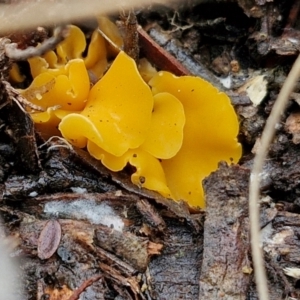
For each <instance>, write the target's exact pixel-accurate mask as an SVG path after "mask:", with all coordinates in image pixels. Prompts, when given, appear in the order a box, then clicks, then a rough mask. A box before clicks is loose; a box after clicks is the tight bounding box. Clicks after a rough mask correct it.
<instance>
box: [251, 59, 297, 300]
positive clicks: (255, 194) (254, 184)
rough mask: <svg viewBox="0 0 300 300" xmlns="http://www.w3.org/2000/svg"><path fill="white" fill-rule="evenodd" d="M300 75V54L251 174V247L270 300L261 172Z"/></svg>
mask: <svg viewBox="0 0 300 300" xmlns="http://www.w3.org/2000/svg"><path fill="white" fill-rule="evenodd" d="M299 76H300V55H299V56H298V58H297V60H296V61H295V63H294V65H293V67H292V69H291V71H290V73H289V75H288V77H287V79H286V81H285V83H284V85H283V86H282V89H281V91H280V93H279V95H278V98H277V100H276V102H275V104H274V106H273V109H272V112H271V114H270V116H269V118H268V120H267V123H266V126H265V128H264V131H263V133H262V137H261V146H260V147H259V149H258V151H257V153H256V156H255V158H254V163H253V168H252V172H251V175H250V184H249V216H250V232H251V249H252V257H253V264H254V271H255V280H256V285H257V290H258V295H259V297H258V298H259V299H260V300H268V299H269V294H268V284H267V278H266V272H265V268H264V260H263V253H262V249H261V247H260V243H261V240H260V234H259V232H260V227H259V224H260V222H259V205H258V201H259V185H260V174H261V172H262V168H263V163H264V160H265V159H266V156H267V153H268V148H269V145H270V143H271V141H272V139H273V136H274V134H275V127H276V124H277V123H278V122H279V120H280V115H281V114H282V112H283V111H284V109H285V106H286V102H287V100H288V97H289V95H290V94H291V92H292V91H293V89H294V86H295V84H296V81H297V80H298V78H299Z"/></svg>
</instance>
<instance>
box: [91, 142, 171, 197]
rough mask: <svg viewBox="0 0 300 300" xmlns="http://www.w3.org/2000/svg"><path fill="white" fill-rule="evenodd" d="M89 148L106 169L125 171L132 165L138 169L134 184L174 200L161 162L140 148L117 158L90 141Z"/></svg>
mask: <svg viewBox="0 0 300 300" xmlns="http://www.w3.org/2000/svg"><path fill="white" fill-rule="evenodd" d="M87 148H88V151H89V153H90V154H91V155H92V156H93V157H95V158H96V159H99V160H101V162H102V164H103V165H104V166H105V167H106V168H108V169H110V170H112V171H114V172H117V171H121V170H123V169H124V167H125V166H126V165H127V163H130V164H131V165H132V166H134V167H136V171H135V172H134V173H133V174H132V175H131V181H132V182H133V183H134V184H136V185H138V186H139V187H144V188H146V189H149V190H153V191H157V192H158V193H160V194H161V195H163V196H164V197H166V198H172V195H171V191H170V190H169V188H168V186H167V182H166V177H165V174H164V170H163V168H162V166H161V164H160V161H159V160H158V159H157V158H155V157H154V156H153V155H151V154H149V153H148V152H146V151H143V150H142V149H140V148H138V149H131V150H129V151H127V152H126V153H125V154H123V155H122V156H119V157H116V156H114V155H111V154H109V153H107V152H106V151H104V150H103V149H101V148H99V147H98V146H97V145H96V144H94V143H93V142H90V141H88V147H87Z"/></svg>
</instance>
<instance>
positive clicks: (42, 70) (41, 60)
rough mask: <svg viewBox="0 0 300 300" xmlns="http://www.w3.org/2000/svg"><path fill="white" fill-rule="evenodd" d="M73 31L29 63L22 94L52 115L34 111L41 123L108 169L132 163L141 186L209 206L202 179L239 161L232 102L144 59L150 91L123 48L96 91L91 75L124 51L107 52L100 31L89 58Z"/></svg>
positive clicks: (111, 31)
mask: <svg viewBox="0 0 300 300" xmlns="http://www.w3.org/2000/svg"><path fill="white" fill-rule="evenodd" d="M103 24H105V25H103ZM99 26H100V27H102V30H103V31H104V33H105V34H106V35H107V36H109V38H110V39H111V40H113V41H114V42H115V43H116V44H117V46H118V47H120V46H122V43H123V42H122V38H121V36H120V34H119V33H118V31H117V28H116V26H115V25H114V24H113V25H112V23H110V21H109V20H108V19H106V18H99ZM70 28H71V29H70V35H69V37H68V38H67V39H66V40H65V41H63V42H62V43H61V44H60V45H59V46H58V47H57V49H56V53H55V52H54V51H50V52H48V53H46V54H45V55H44V56H43V57H35V58H32V59H30V60H29V63H30V67H31V72H32V76H33V78H34V80H33V82H32V84H31V86H30V87H29V88H28V89H26V90H25V91H23V92H22V93H23V95H24V97H27V99H29V100H30V101H31V102H32V103H34V104H36V105H38V106H41V107H43V108H44V109H45V110H46V111H45V112H42V113H40V112H39V113H34V114H32V117H33V119H34V121H35V123H36V124H39V125H38V126H40V128H42V127H43V126H46V124H49V125H51V127H53V131H51V130H49V131H48V133H50V134H52V133H57V132H56V128H57V125H58V123H59V122H60V123H59V125H58V128H59V130H60V132H61V133H62V135H63V137H64V138H66V139H67V140H68V141H70V142H71V143H72V144H73V145H75V146H77V147H80V148H84V147H87V149H88V151H89V152H90V154H91V155H92V156H94V157H95V158H97V159H99V160H101V161H102V163H103V165H105V166H106V167H107V168H109V169H110V170H112V171H120V170H122V169H123V168H124V167H125V166H126V165H127V164H128V163H129V164H131V165H132V166H134V167H135V168H136V171H135V172H134V173H133V174H132V176H131V180H132V182H133V183H134V184H136V185H138V186H139V187H144V188H147V189H150V190H154V191H157V192H159V193H160V194H162V195H163V196H165V197H168V198H173V199H175V200H180V199H183V200H185V201H187V202H188V203H189V204H190V205H191V206H200V207H204V206H205V201H204V195H203V188H202V180H203V179H204V178H205V177H206V176H208V175H209V174H210V173H211V172H212V171H214V170H216V169H217V165H218V163H219V162H220V161H226V162H228V163H231V162H235V163H236V162H237V161H238V160H239V158H240V156H241V145H240V144H239V143H238V142H237V134H238V120H237V116H236V114H235V112H234V109H233V107H232V105H231V104H230V99H229V98H228V97H227V96H226V94H224V93H220V92H219V91H218V90H217V89H216V88H215V87H213V86H212V85H211V84H210V83H209V82H206V81H205V80H203V79H201V78H197V77H192V76H184V77H176V76H174V75H172V74H171V73H168V72H164V71H162V72H159V73H157V72H156V70H155V69H151V68H149V63H147V62H146V61H142V62H141V64H140V70H141V71H140V72H141V73H143V78H144V80H145V81H146V82H148V80H150V77H152V76H153V77H152V79H151V80H150V81H149V85H150V86H151V87H152V91H151V89H150V87H149V85H147V84H146V82H145V81H144V80H143V79H142V77H141V75H140V73H139V72H138V69H137V66H136V64H135V62H134V61H133V59H131V58H130V57H129V56H127V55H126V54H125V53H124V52H122V51H121V52H119V54H118V55H117V57H116V59H115V60H114V61H113V63H112V65H111V67H110V68H109V70H108V71H107V73H106V74H105V75H104V76H103V77H102V78H101V79H100V80H99V81H98V82H97V83H96V84H95V85H94V86H93V87H92V89H91V90H90V82H89V76H88V70H89V71H91V72H92V73H94V74H95V75H96V76H97V77H98V78H99V77H100V76H102V73H103V72H104V70H105V69H106V67H107V61H106V57H107V56H109V57H110V56H111V55H116V53H118V51H119V50H118V49H111V50H108V48H107V47H108V46H107V43H106V41H105V40H104V39H103V37H102V36H101V35H100V34H99V33H98V32H97V31H95V32H94V33H93V35H92V37H91V42H90V44H89V47H88V49H87V56H86V57H85V58H83V57H82V53H83V51H85V48H86V41H85V36H84V34H83V33H82V32H81V30H80V29H79V28H77V27H76V26H71V27H70ZM110 47H111V46H110ZM113 52H115V53H114V54H112V53H113ZM149 70H151V72H150V73H151V75H149V74H150V73H149ZM58 106H59V108H58ZM60 120H61V121H60ZM45 131H47V130H45Z"/></svg>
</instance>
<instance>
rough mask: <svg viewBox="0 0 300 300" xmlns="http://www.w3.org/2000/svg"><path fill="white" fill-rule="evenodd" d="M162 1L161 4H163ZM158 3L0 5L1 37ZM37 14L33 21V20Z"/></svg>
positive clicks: (102, 0) (90, 0)
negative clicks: (10, 33) (121, 9)
mask: <svg viewBox="0 0 300 300" xmlns="http://www.w3.org/2000/svg"><path fill="white" fill-rule="evenodd" d="M160 1H162V0H160ZM160 1H158V0H143V1H141V0H127V1H124V0H115V1H109V0H86V1H71V0H60V1H35V0H28V1H21V3H18V4H14V5H6V4H0V16H1V25H0V34H2V35H5V34H7V33H9V32H13V31H18V30H19V31H20V30H26V29H32V28H35V27H37V26H53V23H59V24H61V23H65V24H67V23H72V21H73V22H74V21H77V22H78V21H80V20H85V19H87V18H90V17H93V16H97V15H99V14H101V15H109V14H111V13H115V12H117V11H118V10H119V9H120V7H122V8H123V9H130V8H131V7H140V6H144V5H147V4H151V3H157V2H160ZM166 1H168V2H171V1H175V0H164V2H166ZM33 14H34V17H33Z"/></svg>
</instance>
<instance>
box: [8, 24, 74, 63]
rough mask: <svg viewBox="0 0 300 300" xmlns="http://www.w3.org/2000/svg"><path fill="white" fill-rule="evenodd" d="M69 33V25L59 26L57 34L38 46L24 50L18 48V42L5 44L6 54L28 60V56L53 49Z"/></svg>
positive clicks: (18, 59)
mask: <svg viewBox="0 0 300 300" xmlns="http://www.w3.org/2000/svg"><path fill="white" fill-rule="evenodd" d="M68 34H69V30H68V26H59V27H58V28H57V31H56V34H55V35H54V36H52V37H51V38H49V39H47V40H46V41H44V42H43V43H42V44H41V45H39V46H37V47H28V48H26V49H24V50H22V49H18V48H17V46H18V45H17V44H16V43H9V44H5V46H4V47H5V52H6V55H7V56H8V57H9V58H11V59H13V60H17V61H20V60H27V59H28V58H31V57H35V56H41V55H43V54H45V53H46V52H47V51H49V50H53V49H54V48H55V47H56V46H57V45H58V44H59V43H60V42H62V41H63V40H64V39H65V38H66V37H67V36H68Z"/></svg>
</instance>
